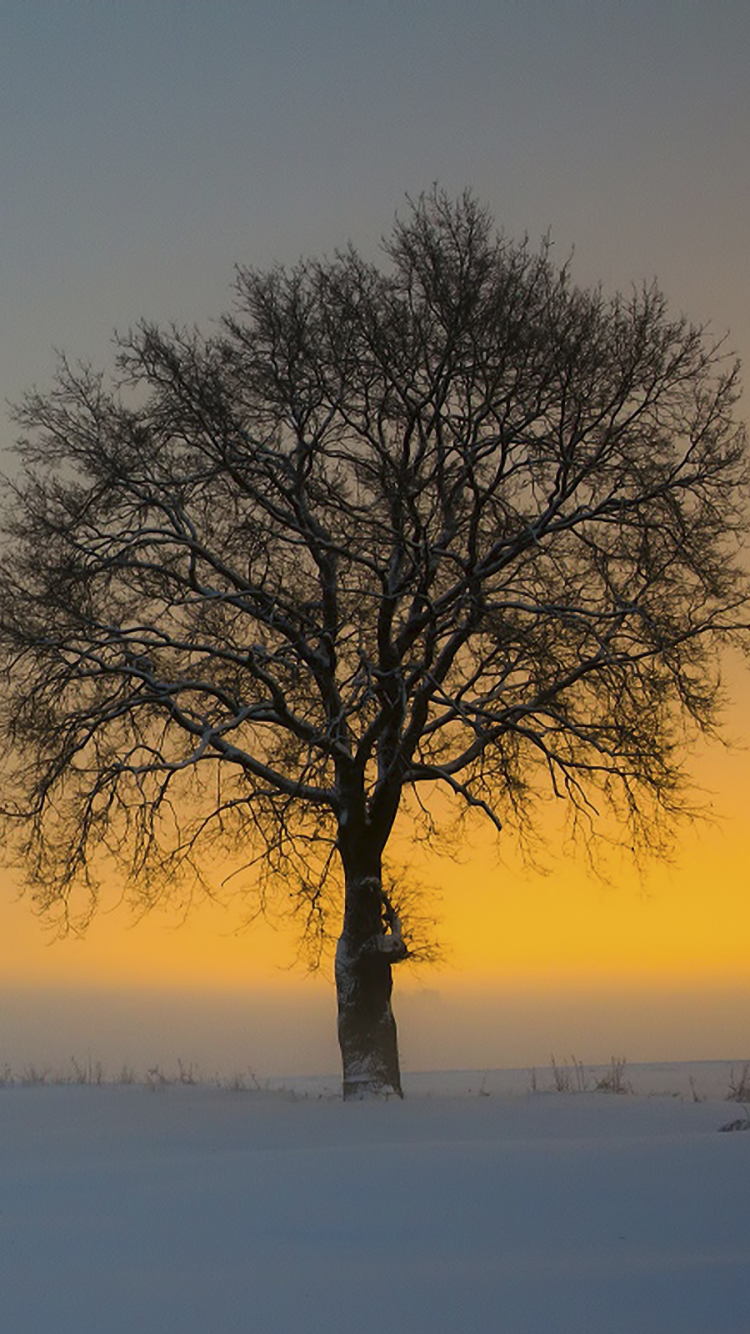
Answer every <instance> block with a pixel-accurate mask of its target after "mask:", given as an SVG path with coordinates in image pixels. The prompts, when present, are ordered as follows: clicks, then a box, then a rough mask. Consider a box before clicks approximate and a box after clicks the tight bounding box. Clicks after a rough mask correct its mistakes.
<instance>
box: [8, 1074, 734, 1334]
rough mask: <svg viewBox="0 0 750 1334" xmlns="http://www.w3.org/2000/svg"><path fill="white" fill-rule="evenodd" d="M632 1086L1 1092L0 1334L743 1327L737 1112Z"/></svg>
mask: <svg viewBox="0 0 750 1334" xmlns="http://www.w3.org/2000/svg"><path fill="white" fill-rule="evenodd" d="M637 1069H638V1068H636V1070H637ZM691 1070H692V1071H693V1072H694V1083H693V1086H692V1088H694V1089H700V1088H701V1087H704V1088H706V1089H709V1090H713V1091H714V1093H715V1091H716V1088H717V1085H718V1083H719V1079H718V1071H716V1070H711V1069H709V1067H708V1066H707V1067H691ZM652 1075H653V1082H654V1084H655V1086H656V1087H657V1088H658V1086H659V1084H660V1083H661V1085H662V1086H665V1087H664V1091H663V1092H662V1093H661V1095H660V1096H654V1097H648V1096H644V1095H634V1096H627V1097H615V1096H607V1095H604V1094H601V1093H583V1094H580V1093H578V1094H566V1093H562V1094H560V1093H549V1092H545V1093H537V1094H530V1093H528V1092H526V1091H524V1087H523V1085H522V1084H521V1083H520V1082H519V1079H518V1077H516V1080H515V1084H514V1081H513V1080H512V1079H511V1078H510V1076H509V1072H488V1073H487V1074H482V1073H481V1072H480V1073H479V1074H476V1075H473V1076H467V1075H463V1076H460V1075H454V1076H451V1075H445V1076H441V1075H435V1076H428V1075H422V1076H412V1077H411V1078H410V1079H408V1080H407V1087H409V1086H410V1088H411V1096H410V1097H408V1098H407V1099H406V1100H405V1101H404V1102H403V1103H402V1102H398V1101H391V1102H388V1103H381V1104H373V1103H366V1104H359V1105H352V1104H348V1105H346V1106H345V1105H343V1104H342V1103H341V1102H340V1101H339V1100H338V1099H336V1098H335V1097H333V1096H331V1095H325V1096H318V1093H319V1090H320V1088H321V1087H325V1082H322V1083H321V1082H319V1083H318V1086H317V1088H316V1086H315V1082H314V1081H299V1082H298V1084H297V1085H296V1086H295V1089H294V1090H292V1091H291V1092H290V1091H287V1092H285V1091H283V1090H279V1091H276V1092H274V1091H263V1090H260V1091H255V1092H244V1093H232V1092H230V1091H228V1090H226V1089H217V1088H211V1087H205V1086H204V1087H201V1086H180V1085H175V1086H167V1087H164V1088H161V1089H157V1090H156V1091H153V1092H152V1091H149V1090H148V1089H145V1088H143V1087H141V1086H126V1087H112V1086H101V1087H91V1086H82V1087H77V1086H63V1087H59V1086H51V1085H50V1086H43V1087H18V1086H15V1087H7V1088H2V1089H0V1311H1V1313H2V1329H3V1330H7V1331H8V1334H157V1332H158V1334H245V1331H248V1332H252V1334H282V1332H283V1334H297V1332H298V1331H299V1334H318V1331H320V1332H321V1334H323V1331H325V1332H326V1334H339V1331H340V1332H341V1334H344V1331H347V1334H348V1331H350V1330H356V1331H357V1334H375V1331H378V1334H382V1330H383V1329H384V1328H388V1329H390V1330H393V1331H394V1334H458V1332H459V1331H464V1330H471V1331H476V1332H478V1334H483V1332H484V1331H487V1334H495V1331H497V1334H547V1331H549V1330H553V1329H554V1330H555V1332H556V1334H569V1332H570V1334H572V1332H573V1331H575V1334H587V1332H588V1331H592V1334H593V1332H594V1331H595V1332H596V1334H625V1332H626V1331H627V1334H747V1331H749V1330H750V1226H749V1225H748V1213H747V1194H748V1184H749V1183H750V1133H748V1134H719V1133H717V1132H718V1131H719V1128H720V1127H721V1126H722V1125H725V1124H726V1123H727V1122H728V1121H730V1120H732V1119H735V1118H737V1117H738V1115H739V1117H740V1118H741V1117H742V1115H743V1113H742V1109H741V1108H738V1107H737V1105H736V1104H732V1103H727V1102H725V1101H721V1100H720V1099H719V1098H718V1097H716V1096H704V1095H703V1094H701V1096H702V1097H703V1098H704V1100H702V1101H694V1099H693V1097H692V1096H691V1094H690V1093H688V1094H687V1096H681V1097H675V1096H669V1090H668V1088H667V1087H666V1086H669V1085H670V1083H671V1084H674V1083H676V1082H680V1081H681V1082H682V1083H683V1085H685V1087H688V1084H687V1068H686V1067H652ZM638 1078H639V1080H640V1079H641V1078H645V1074H643V1073H639V1076H638ZM701 1079H702V1081H703V1083H702V1085H701ZM524 1081H525V1085H526V1086H528V1078H527V1076H525V1077H524ZM329 1086H330V1082H329ZM724 1087H726V1085H724ZM483 1095H484V1096H483Z"/></svg>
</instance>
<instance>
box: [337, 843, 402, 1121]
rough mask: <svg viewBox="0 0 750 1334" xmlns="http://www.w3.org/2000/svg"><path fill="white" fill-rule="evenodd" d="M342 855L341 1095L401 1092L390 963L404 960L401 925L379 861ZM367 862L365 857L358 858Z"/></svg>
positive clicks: (339, 951) (339, 970) (339, 967)
mask: <svg viewBox="0 0 750 1334" xmlns="http://www.w3.org/2000/svg"><path fill="white" fill-rule="evenodd" d="M353 860H360V859H359V858H356V859H355V858H351V857H346V858H345V859H344V867H345V872H346V904H345V909H344V925H343V930H342V932H341V936H340V938H339V942H338V947H337V949H336V990H337V994H338V1033H339V1045H340V1047H341V1060H342V1064H343V1071H344V1099H345V1100H353V1099H356V1098H370V1097H388V1096H389V1095H396V1096H397V1097H399V1098H402V1097H403V1092H402V1089H401V1071H400V1067H399V1059H398V1042H397V1037H396V1021H395V1019H394V1017H393V1011H392V1009H391V991H392V989H393V979H392V975H391V968H392V965H393V964H394V963H398V962H399V961H400V960H401V959H404V958H405V957H406V954H407V950H406V947H405V945H404V943H403V940H402V939H401V926H400V923H399V921H398V918H397V917H396V916H395V913H394V912H393V910H392V908H391V905H390V903H389V901H388V899H387V898H386V896H385V895H384V894H383V889H382V882H381V876H380V862H379V858H378V859H377V865H370V866H367V865H366V864H360V866H358V867H356V868H355V867H353V866H352V865H351V862H352V861H353ZM361 861H362V863H365V858H362V859H361Z"/></svg>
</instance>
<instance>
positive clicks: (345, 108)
mask: <svg viewBox="0 0 750 1334" xmlns="http://www.w3.org/2000/svg"><path fill="white" fill-rule="evenodd" d="M0 24H1V26H0V36H1V40H0V177H1V179H2V191H1V193H0V396H1V397H2V398H3V399H9V400H13V399H17V398H18V397H19V396H20V395H21V394H22V392H23V391H24V390H25V389H26V388H29V387H30V386H31V385H33V384H35V383H36V384H37V385H38V386H39V387H40V388H44V387H45V386H46V385H48V384H49V382H50V378H51V375H52V372H53V369H54V365H55V349H58V350H59V349H64V350H65V351H66V353H68V355H69V356H70V357H71V358H73V359H76V358H81V359H83V360H91V361H93V362H94V363H96V364H97V365H104V366H106V365H107V364H108V359H109V357H110V337H111V334H112V331H113V329H115V328H117V329H118V330H120V331H124V330H126V329H127V328H128V326H129V325H131V324H132V323H134V322H135V321H136V320H137V319H139V318H140V317H146V318H149V319H155V320H160V321H170V320H175V321H177V322H196V323H198V324H200V325H202V326H203V327H207V326H208V325H209V322H210V320H211V319H212V318H213V317H215V316H216V315H217V314H219V313H220V312H221V311H222V310H223V309H226V307H227V306H228V304H229V301H230V286H231V280H232V271H233V265H234V264H235V263H241V264H244V265H258V266H261V267H263V266H268V265H270V264H272V263H273V262H275V261H280V262H294V261H295V260H296V259H297V258H298V257H299V255H300V254H302V253H313V254H314V253H320V252H323V251H326V252H329V253H330V252H331V251H333V250H334V249H335V248H337V247H341V246H343V245H345V244H346V242H347V241H348V240H350V239H351V240H352V241H353V242H354V243H355V244H356V245H357V247H358V248H359V249H361V250H362V251H364V252H365V253H367V254H369V255H375V254H376V251H377V245H378V240H379V238H380V236H381V235H382V234H383V233H384V232H387V231H388V229H389V227H390V224H391V221H392V218H393V214H394V212H395V210H396V209H398V208H400V207H401V205H402V204H403V202H404V197H405V195H406V194H410V195H416V194H418V193H419V192H420V190H422V189H428V188H429V187H430V185H431V184H432V183H433V182H434V181H439V182H440V183H441V184H442V185H443V186H445V187H446V188H447V189H448V190H449V191H451V192H454V193H457V192H459V191H460V190H462V189H463V188H464V187H466V186H468V187H470V188H471V189H472V190H473V191H474V192H475V193H476V194H477V195H478V196H479V197H480V198H481V199H482V200H483V201H485V202H486V203H487V204H488V205H489V206H490V208H491V210H492V212H493V214H494V216H495V218H496V220H497V222H498V223H499V224H500V225H501V226H502V227H503V228H504V229H505V230H506V231H507V232H509V233H510V234H513V235H522V234H524V233H527V234H528V235H529V236H530V238H531V239H532V241H537V240H538V239H539V238H540V237H542V236H543V235H544V234H545V233H546V232H547V231H549V232H550V233H551V235H552V238H553V241H554V244H555V252H554V253H555V254H556V255H557V256H559V258H560V260H561V261H562V260H563V259H564V258H566V257H567V256H568V254H569V253H570V252H571V250H573V251H574V259H573V270H574V274H575V276H576V278H577V279H578V280H579V281H581V282H583V283H596V282H597V281H599V280H601V282H602V283H603V285H604V287H605V288H606V289H608V290H612V289H615V288H620V289H627V288H628V287H629V285H630V283H631V281H635V282H640V281H642V280H646V281H648V280H650V279H651V278H652V277H654V276H656V277H657V278H658V279H659V281H660V283H661V285H662V287H663V288H664V290H665V292H666V293H667V296H668V298H669V301H670V305H671V308H672V310H673V311H674V312H675V313H681V312H685V313H687V314H688V315H689V316H690V317H691V318H693V319H694V320H696V321H699V322H703V321H708V322H710V324H711V328H712V330H713V331H714V332H715V333H716V334H718V335H723V334H724V333H727V334H728V347H730V348H732V349H734V350H736V351H737V352H738V353H739V354H740V356H742V357H743V359H744V360H745V361H746V362H750V226H749V220H750V80H749V79H748V76H747V63H748V51H750V7H748V5H747V3H746V0H713V3H711V4H710V5H709V4H705V3H698V2H697V0H695V2H691V0H619V2H615V0H598V2H597V3H594V2H593V0H590V2H589V3H584V2H583V0H577V2H576V0H518V3H513V2H512V0H463V3H461V4H449V3H447V0H401V2H400V3H395V0H393V2H391V0H338V2H335V0H314V2H313V0H296V2H293V0H262V2H259V0H211V3H208V0H156V3H154V0H128V3H127V4H120V5H113V4H107V3H104V0H67V2H65V3H64V2H63V0H44V2H43V0H25V2H24V3H20V0H3V2H2V3H0ZM745 411H746V415H750V397H746V400H745ZM0 430H1V431H2V436H1V437H0V444H1V445H3V446H4V447H7V446H9V445H10V444H11V442H12V439H13V428H12V425H11V424H10V422H9V421H8V419H7V416H6V417H4V418H3V420H2V425H1V426H0ZM729 682H730V685H731V688H732V693H733V697H734V702H733V704H732V706H731V707H730V709H729V710H728V713H727V731H728V735H729V736H731V737H732V738H733V739H734V740H735V742H736V746H735V749H734V750H733V751H731V752H727V751H723V750H721V749H713V750H706V749H705V748H704V747H700V748H697V749H696V752H695V757H694V765H695V774H696V778H697V780H698V781H699V782H700V783H701V784H702V786H703V788H704V789H705V794H706V798H705V799H706V801H707V802H708V803H709V804H710V806H711V808H712V810H713V813H714V815H715V820H714V822H713V823H712V824H708V825H705V826H701V827H698V828H694V829H690V830H687V831H686V832H685V834H684V837H683V838H682V840H681V847H680V849H679V851H678V854H677V856H676V858H675V861H674V862H673V864H672V865H670V866H650V867H646V868H643V869H642V870H641V872H640V873H636V872H635V871H634V870H633V869H632V868H630V867H629V866H627V864H624V863H623V864H619V863H618V864H613V867H612V868H610V869H611V874H610V879H609V880H608V881H599V880H596V879H595V878H594V877H593V876H592V875H591V873H590V871H589V869H588V867H587V865H586V861H585V858H583V857H582V858H581V859H580V860H577V861H573V860H570V859H566V858H558V859H555V856H554V849H550V854H549V873H548V874H547V875H545V876H542V875H539V874H536V873H533V872H530V871H524V870H523V868H522V867H520V865H519V864H518V859H517V857H516V856H515V851H514V849H513V848H512V847H507V848H501V853H502V854H503V860H502V861H501V862H498V860H497V856H496V854H495V852H494V850H493V847H492V845H491V841H490V839H489V837H485V836H484V835H483V834H482V832H481V830H480V829H479V828H477V829H476V830H475V833H474V840H473V843H472V844H470V845H469V846H467V847H466V849H465V851H464V854H463V855H462V857H461V858H460V860H459V861H458V862H457V863H456V864H452V863H446V862H439V861H437V860H436V859H433V860H431V861H429V862H425V863H420V864H419V867H418V870H419V875H420V879H421V880H423V881H424V882H425V883H426V884H428V885H430V886H435V887H436V888H437V890H438V891H439V894H440V899H439V903H438V908H437V915H438V916H439V917H440V919H441V925H440V933H441V938H442V940H443V942H444V944H445V947H446V963H445V965H444V967H443V968H442V969H441V970H439V971H437V970H432V971H429V972H427V971H423V972H421V973H407V974H406V975H405V976H404V975H403V974H402V976H401V979H400V986H399V985H397V995H396V1004H397V1016H398V1017H399V1019H400V1023H401V1033H402V1039H403V1046H404V1056H405V1060H406V1062H407V1063H408V1064H410V1065H411V1066H412V1067H419V1066H424V1065H438V1064H447V1065H467V1066H468V1065H482V1064H486V1065H503V1064H526V1063H528V1064H531V1063H537V1062H540V1061H541V1060H543V1059H545V1057H546V1055H547V1054H548V1053H549V1051H550V1050H555V1048H557V1050H558V1051H561V1050H562V1051H563V1054H569V1052H570V1051H571V1050H572V1051H575V1053H576V1054H577V1055H579V1056H580V1057H581V1058H583V1059H590V1060H597V1059H607V1058H608V1056H609V1055H610V1054H611V1051H610V1047H612V1048H617V1050H618V1051H619V1050H620V1048H622V1049H623V1054H627V1055H629V1056H630V1057H631V1059H633V1060H641V1059H658V1058H660V1057H661V1058H663V1059H670V1058H672V1059H687V1058H694V1059H695V1058H703V1057H705V1058H711V1057H734V1056H737V1057H741V1056H744V1055H747V1054H748V1052H749V1051H750V869H749V868H750V820H749V819H748V808H749V799H750V752H748V749H747V746H748V743H749V742H750V676H748V675H746V669H745V668H744V667H743V665H742V664H741V663H739V662H733V663H732V664H730V665H729ZM115 901H116V891H115V890H114V889H113V894H112V905H113V906H112V910H111V911H108V912H107V913H106V914H104V915H103V916H101V917H100V918H99V919H98V920H97V921H95V923H94V924H93V926H92V928H91V930H90V932H89V934H88V936H87V937H86V938H85V939H83V940H66V941H62V942H57V943H50V940H49V937H48V935H47V934H45V932H44V931H43V929H42V927H41V926H40V924H39V923H38V921H37V920H36V919H35V918H34V916H33V915H32V914H31V911H30V909H29V907H28V905H27V904H26V903H25V902H21V903H19V902H17V901H16V886H15V883H14V880H13V877H12V876H10V875H8V876H6V878H5V882H4V885H3V889H2V894H1V895H0V997H4V998H5V999H4V1002H3V1009H2V1010H0V1067H1V1066H2V1064H3V1061H4V1060H5V1059H9V1060H11V1061H12V1062H15V1063H18V1062H23V1061H24V1060H29V1061H40V1062H42V1063H43V1062H46V1061H50V1062H54V1061H56V1060H60V1059H65V1058H67V1057H68V1056H69V1055H70V1054H71V1053H72V1054H77V1053H78V1052H84V1053H85V1051H86V1050H90V1051H93V1053H94V1054H95V1055H96V1056H97V1057H101V1058H102V1059H104V1060H108V1061H111V1062H112V1063H113V1064H116V1063H117V1062H118V1061H120V1060H125V1059H133V1060H144V1061H146V1060H151V1059H163V1060H165V1061H169V1060H170V1059H172V1060H173V1059H174V1058H176V1057H177V1056H178V1055H181V1056H184V1057H185V1058H186V1059H196V1060H200V1061H201V1063H202V1064H204V1065H205V1066H207V1067H210V1065H211V1062H212V1060H213V1059H215V1061H216V1063H217V1064H220V1063H224V1064H225V1065H234V1066H237V1067H238V1068H239V1067H240V1066H242V1065H243V1064H248V1063H249V1064H251V1065H253V1066H254V1067H256V1068H258V1069H260V1070H265V1071H268V1072H269V1073H271V1072H281V1071H282V1070H283V1069H284V1068H285V1067H286V1068H289V1069H290V1070H293V1069H296V1070H299V1071H305V1070H308V1069H309V1070H310V1071H312V1070H317V1069H320V1070H325V1069H328V1068H333V1067H334V1066H335V1061H336V1050H335V1043H334V1002H333V993H332V990H331V986H330V983H329V982H328V981H327V980H325V979H321V980H319V981H318V982H309V981H307V980H306V979H305V978H304V975H303V973H302V972H301V971H300V970H299V969H297V970H296V971H294V970H293V971H291V972H290V971H289V965H290V964H292V962H293V959H294V948H293V942H292V941H291V939H290V937H289V936H288V934H285V933H284V932H283V930H280V929H271V928H269V927H264V926H263V925H256V926H254V927H252V928H251V929H248V930H246V931H243V932H241V933H239V934H238V933H237V932H236V930H235V928H236V926H237V920H238V917H237V913H233V911H232V910H231V909H227V910H224V909H221V908H212V909H210V910H208V909H207V910H205V911H203V910H202V911H201V912H199V913H197V914H196V915H195V917H194V918H193V919H191V920H190V921H188V922H187V923H186V924H185V925H183V926H181V927H180V928H179V929H176V927H175V923H174V920H173V919H172V918H170V917H169V915H168V914H155V915H154V916H153V917H152V918H151V919H149V920H147V921H142V922H140V923H138V924H133V922H132V919H131V918H130V917H129V916H128V915H127V913H126V912H125V911H124V910H122V909H118V908H117V907H116V906H114V905H115ZM399 992H400V993H401V994H402V995H401V1004H400V1005H399ZM3 1016H4V1017H3ZM146 1029H148V1031H149V1032H152V1033H154V1034H156V1035H157V1036H156V1038H155V1039H154V1041H155V1043H156V1046H151V1047H150V1046H149V1045H148V1042H147V1041H146V1039H145V1038H144V1031H145V1030H146ZM136 1030H137V1031H136ZM4 1043H5V1046H4ZM154 1053H155V1055H154Z"/></svg>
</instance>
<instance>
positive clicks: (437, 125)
mask: <svg viewBox="0 0 750 1334" xmlns="http://www.w3.org/2000/svg"><path fill="white" fill-rule="evenodd" d="M0 37H1V40H0V180H1V181H2V190H1V191H0V396H2V397H7V396H9V397H17V396H18V395H19V394H20V393H21V391H22V390H23V389H24V388H26V387H28V386H29V385H30V383H31V382H33V381H36V382H37V383H39V385H40V386H43V385H44V384H46V383H47V382H48V381H49V377H50V374H51V371H52V368H53V365H54V355H53V351H52V349H53V347H58V348H61V347H64V348H65V350H66V351H67V352H68V353H69V354H70V355H71V356H73V357H77V356H81V357H84V358H91V359H93V360H94V361H96V362H104V363H106V361H107V358H108V356H109V349H108V345H107V344H108V339H109V337H110V335H111V332H112V330H113V328H114V327H118V328H121V329H122V328H126V327H127V326H128V325H129V324H130V323H132V322H133V321H134V320H136V319H137V318H138V317H139V316H141V315H143V316H147V317H149V318H155V319H160V320H168V319H171V318H174V319H176V320H178V321H182V320H188V321H192V320H195V321H198V322H200V323H203V322H207V321H208V319H209V318H210V317H211V316H213V315H215V314H217V313H218V312H219V311H220V310H221V309H222V308H223V307H226V305H227V304H228V300H229V287H230V284H231V279H232V266H233V264H234V263H236V262H240V263H244V264H259V265H267V264H269V263H270V262H272V261H273V260H274V259H279V260H282V261H293V260H294V259H295V258H297V256H298V255H299V254H300V253H302V252H307V253H316V252H319V251H321V250H331V249H333V248H334V247H336V246H338V245H341V244H344V243H345V242H346V241H347V240H348V239H349V238H351V239H353V240H354V241H355V243H356V244H357V245H358V246H359V247H361V248H363V249H371V248H373V247H374V246H375V245H376V243H377V239H378V237H379V236H380V235H381V234H382V233H383V232H384V231H385V230H387V229H388V227H389V225H390V221H391V219H392V216H393V212H394V210H395V209H396V208H397V207H399V206H400V205H401V204H402V202H403V198H404V194H405V193H406V192H409V193H418V192H419V191H420V190H421V189H423V188H427V187H429V185H430V184H431V183H432V181H433V180H436V179H437V180H439V181H440V182H441V183H442V184H444V185H445V186H446V187H447V188H448V189H449V190H451V191H454V192H455V191H459V190H460V189H462V188H463V187H464V186H469V187H471V188H472V189H473V190H474V191H475V192H476V193H477V194H478V195H479V196H480V197H481V198H482V199H483V200H485V201H486V202H487V203H489V205H490V206H491V208H492V210H493V212H494V213H495V216H496V218H497V220H498V222H499V223H500V224H501V225H503V226H504V227H505V228H506V230H508V231H510V232H512V233H516V234H517V233H519V232H523V231H528V232H529V233H530V234H531V236H532V238H534V239H536V238H537V237H538V236H539V235H541V233H543V232H544V231H546V230H547V229H548V228H550V229H551V231H552V235H553V238H554V239H555V242H556V245H557V247H558V251H559V254H560V257H561V258H563V257H564V256H565V255H566V254H567V252H568V250H569V249H570V247H571V245H573V244H575V247H576V260H575V268H576V273H577V275H578V276H579V277H580V278H581V279H582V280H585V281H590V280H596V279H598V278H601V279H602V280H603V281H604V283H605V285H606V286H615V285H617V286H627V285H628V283H629V281H630V279H631V278H634V279H641V278H647V279H648V278H650V277H652V276H653V275H654V274H656V275H657V276H658V277H659V279H660V281H661V283H662V285H663V286H664V288H665V290H666V292H667V294H668V296H669V297H670V300H671V302H672V304H673V306H674V308H675V309H676V310H678V311H679V310H683V309H684V310H686V311H687V312H688V313H689V314H690V315H691V316H692V317H694V318H696V319H699V320H702V319H705V318H709V317H710V318H711V320H712V321H713V323H714V325H715V327H716V328H717V330H719V331H722V332H723V331H724V330H725V329H727V328H731V330H732V344H733V346H735V347H737V348H738V349H739V350H740V351H743V350H744V351H745V352H747V353H750V301H749V300H748V298H749V297H750V261H749V260H748V236H747V231H748V227H747V221H748V213H749V211H750V210H749V206H750V152H749V151H748V147H749V144H748V140H749V139H750V79H748V75H747V71H748V56H749V54H750V6H749V5H747V3H746V0H711V3H710V4H709V3H705V2H702V3H691V2H690V0H671V2H670V0H650V2H646V0H622V3H613V0H598V2H596V3H594V0H591V2H590V3H585V2H584V0H525V2H524V3H513V2H512V0H494V3H493V2H492V0H463V3H461V4H458V3H454V4H449V3H447V2H446V0H401V2H400V3H392V2H391V0H348V2H347V0H244V3H241V2H240V0H211V3H209V2H208V0H127V3H126V2H125V0H120V3H107V2H106V0H25V2H24V3H21V0H5V3H2V0H0ZM10 435H11V428H10V427H9V426H8V425H7V423H4V424H3V434H2V437H1V438H2V441H3V442H4V443H7V441H8V440H9V439H10Z"/></svg>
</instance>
